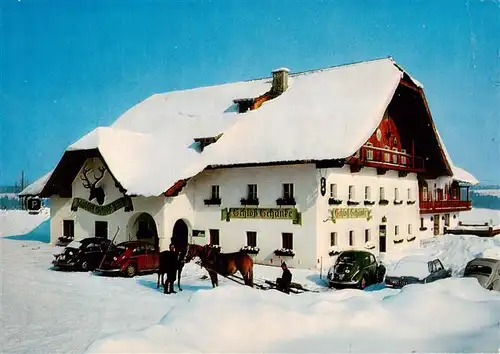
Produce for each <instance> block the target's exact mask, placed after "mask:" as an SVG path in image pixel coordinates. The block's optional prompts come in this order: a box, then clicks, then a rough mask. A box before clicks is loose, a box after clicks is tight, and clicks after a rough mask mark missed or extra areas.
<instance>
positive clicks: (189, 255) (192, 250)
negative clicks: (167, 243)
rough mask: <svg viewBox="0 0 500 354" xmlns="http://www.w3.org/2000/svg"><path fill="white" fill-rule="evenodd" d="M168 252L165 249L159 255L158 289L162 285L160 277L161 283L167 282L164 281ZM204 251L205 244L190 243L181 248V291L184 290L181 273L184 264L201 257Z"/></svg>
mask: <svg viewBox="0 0 500 354" xmlns="http://www.w3.org/2000/svg"><path fill="white" fill-rule="evenodd" d="M166 252H168V251H163V252H160V255H159V263H160V264H159V266H158V282H157V284H156V288H157V289H158V288H159V287H160V278H161V284H165V282H164V275H165V274H166V273H167V272H168V269H167V268H166V267H167V264H166V261H165V255H166ZM202 252H203V246H199V245H194V244H188V245H187V246H186V247H185V248H184V249H182V250H180V252H179V260H180V262H179V268H177V287H178V288H179V291H182V288H181V274H182V269H183V268H184V265H185V264H186V263H189V262H191V260H192V259H193V258H195V257H200V255H201V253H202Z"/></svg>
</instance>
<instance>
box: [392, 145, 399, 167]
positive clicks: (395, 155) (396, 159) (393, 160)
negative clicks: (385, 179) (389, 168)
mask: <svg viewBox="0 0 500 354" xmlns="http://www.w3.org/2000/svg"><path fill="white" fill-rule="evenodd" d="M392 151H394V152H398V148H392ZM392 163H393V164H397V163H398V154H392Z"/></svg>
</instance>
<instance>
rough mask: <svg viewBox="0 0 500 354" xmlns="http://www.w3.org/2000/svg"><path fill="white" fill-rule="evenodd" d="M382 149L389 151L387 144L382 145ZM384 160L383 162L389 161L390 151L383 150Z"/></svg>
mask: <svg viewBox="0 0 500 354" xmlns="http://www.w3.org/2000/svg"><path fill="white" fill-rule="evenodd" d="M384 149H385V150H387V151H390V150H389V146H387V145H386V146H384ZM384 161H385V162H391V153H390V152H384Z"/></svg>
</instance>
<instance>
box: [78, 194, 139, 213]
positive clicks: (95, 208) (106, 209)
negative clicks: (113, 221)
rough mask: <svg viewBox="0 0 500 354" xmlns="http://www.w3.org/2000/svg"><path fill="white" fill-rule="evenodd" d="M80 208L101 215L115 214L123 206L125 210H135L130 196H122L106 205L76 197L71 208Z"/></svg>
mask: <svg viewBox="0 0 500 354" xmlns="http://www.w3.org/2000/svg"><path fill="white" fill-rule="evenodd" d="M78 208H82V209H83V210H86V211H88V212H89V213H91V214H95V215H101V216H105V215H110V214H113V213H114V212H115V211H117V210H120V209H121V208H124V209H125V211H133V210H134V207H133V205H132V199H131V198H130V197H122V198H119V199H117V200H115V201H114V202H111V203H109V204H106V205H97V204H93V203H91V202H89V201H88V200H85V199H82V198H75V199H73V203H71V210H72V211H78Z"/></svg>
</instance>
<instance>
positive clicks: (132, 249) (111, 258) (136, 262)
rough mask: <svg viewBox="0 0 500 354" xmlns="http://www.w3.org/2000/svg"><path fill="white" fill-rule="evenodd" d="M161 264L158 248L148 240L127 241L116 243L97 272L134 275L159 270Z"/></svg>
mask: <svg viewBox="0 0 500 354" xmlns="http://www.w3.org/2000/svg"><path fill="white" fill-rule="evenodd" d="M158 266H159V252H158V248H157V247H155V246H154V245H153V244H152V243H150V242H147V241H126V242H122V243H120V244H118V245H116V246H115V247H114V248H113V252H112V253H111V254H108V255H106V258H105V259H104V262H103V264H102V266H101V267H99V268H98V269H96V272H99V273H102V274H109V273H118V274H123V275H125V276H128V277H133V276H135V275H137V274H139V273H142V272H153V271H157V270H158Z"/></svg>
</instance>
